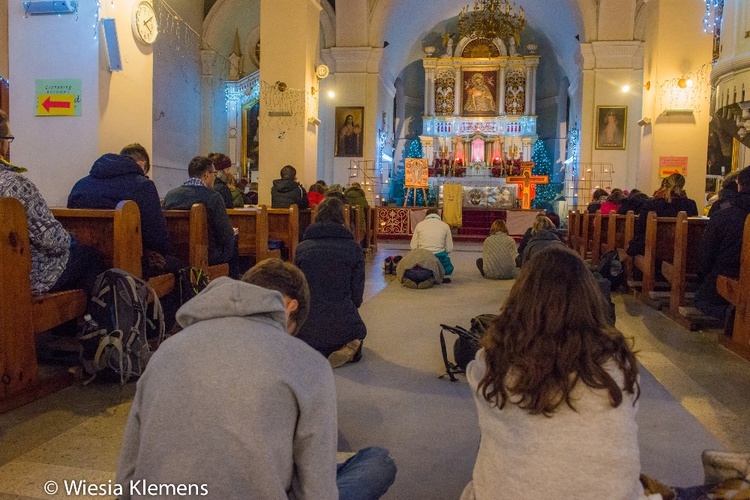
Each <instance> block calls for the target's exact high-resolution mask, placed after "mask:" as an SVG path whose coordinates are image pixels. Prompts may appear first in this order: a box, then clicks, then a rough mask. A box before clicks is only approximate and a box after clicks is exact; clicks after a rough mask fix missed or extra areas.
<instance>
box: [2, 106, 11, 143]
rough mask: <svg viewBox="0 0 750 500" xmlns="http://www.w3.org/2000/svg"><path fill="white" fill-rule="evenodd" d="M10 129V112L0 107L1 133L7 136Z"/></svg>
mask: <svg viewBox="0 0 750 500" xmlns="http://www.w3.org/2000/svg"><path fill="white" fill-rule="evenodd" d="M9 130H10V127H9V126H8V114H7V113H6V112H5V111H3V110H2V109H0V135H2V136H3V137H7V136H8V131H9Z"/></svg>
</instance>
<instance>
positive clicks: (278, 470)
mask: <svg viewBox="0 0 750 500" xmlns="http://www.w3.org/2000/svg"><path fill="white" fill-rule="evenodd" d="M269 288H276V289H281V290H282V292H280V291H276V290H273V289H269ZM308 307H309V289H308V286H307V282H306V281H305V277H304V275H303V274H302V272H301V271H300V270H299V269H297V268H296V267H294V266H293V265H291V264H289V263H285V262H282V261H281V260H279V259H268V260H266V261H263V262H261V263H259V264H257V265H256V266H255V267H253V268H252V269H251V270H250V271H248V272H247V273H246V274H245V276H243V281H235V280H232V279H230V278H226V277H222V278H218V279H216V280H214V281H212V282H211V283H210V284H209V285H208V286H207V287H206V288H205V289H204V290H203V291H202V292H201V293H199V294H198V295H197V296H196V297H194V298H193V299H191V300H190V301H189V302H187V303H186V304H185V305H183V306H182V307H181V308H180V310H179V311H178V312H177V321H178V322H179V323H180V325H182V326H183V327H184V330H182V331H181V332H180V333H179V334H178V335H175V336H173V337H170V338H169V339H168V340H166V341H165V342H164V343H163V344H162V345H161V346H160V347H159V349H158V351H157V352H156V353H155V354H154V355H153V357H152V358H151V360H150V362H149V365H148V367H147V368H146V371H145V372H144V374H143V376H142V377H141V378H140V380H139V381H138V387H137V390H136V394H135V397H134V400H133V406H132V408H131V410H130V416H129V418H128V423H127V426H126V428H125V434H124V437H123V444H122V449H121V453H120V462H119V465H118V468H117V479H116V483H117V486H118V488H120V491H118V492H117V494H118V496H119V497H120V498H123V499H129V498H132V497H139V496H144V495H147V494H148V495H157V496H162V497H163V496H176V495H188V496H194V497H197V496H209V497H211V498H224V499H231V498H238V499H239V498H242V499H244V498H263V499H275V498H277V499H286V498H339V497H340V498H373V499H374V498H379V497H380V496H381V495H382V494H384V493H385V491H387V489H388V487H389V486H390V485H391V484H392V483H393V480H394V479H395V473H396V472H395V470H396V468H395V465H394V464H393V461H392V460H391V458H390V456H389V455H388V452H387V450H384V449H382V448H376V447H373V448H366V449H363V450H361V451H360V452H358V453H357V454H355V455H354V456H353V457H351V458H349V460H348V461H347V462H345V463H343V464H339V465H338V466H337V464H336V440H337V422H336V415H337V413H336V412H337V409H336V392H335V387H334V380H333V373H332V371H331V368H330V366H329V364H328V362H327V361H326V359H325V358H323V357H322V356H320V354H318V352H317V351H315V350H314V349H313V348H311V347H310V346H308V345H307V344H305V343H304V342H302V341H301V340H298V339H296V338H295V337H294V335H295V334H296V333H297V331H298V329H299V327H300V326H302V323H304V321H305V318H306V316H307V311H308ZM337 486H338V487H337Z"/></svg>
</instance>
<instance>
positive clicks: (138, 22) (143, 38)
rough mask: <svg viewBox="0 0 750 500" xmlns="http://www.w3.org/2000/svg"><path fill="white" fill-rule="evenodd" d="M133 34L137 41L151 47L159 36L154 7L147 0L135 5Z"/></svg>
mask: <svg viewBox="0 0 750 500" xmlns="http://www.w3.org/2000/svg"><path fill="white" fill-rule="evenodd" d="M133 33H134V34H135V38H136V40H138V41H139V42H141V43H144V44H146V45H151V44H152V43H154V41H156V37H157V36H158V35H159V27H158V25H157V22H156V12H154V6H153V5H151V3H150V2H147V1H145V0H143V1H141V2H137V3H136V4H135V10H134V11H133Z"/></svg>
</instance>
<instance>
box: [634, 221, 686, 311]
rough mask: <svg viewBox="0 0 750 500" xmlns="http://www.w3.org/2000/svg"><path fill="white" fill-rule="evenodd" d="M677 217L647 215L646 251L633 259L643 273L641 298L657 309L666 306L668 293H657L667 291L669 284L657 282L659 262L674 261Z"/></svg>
mask: <svg viewBox="0 0 750 500" xmlns="http://www.w3.org/2000/svg"><path fill="white" fill-rule="evenodd" d="M676 224H677V217H657V216H656V212H649V213H648V215H646V235H645V249H644V252H643V255H636V256H634V258H633V263H634V264H635V267H636V268H638V269H640V270H641V272H642V273H643V280H642V282H641V295H640V298H641V300H642V301H643V302H645V303H646V304H649V305H650V306H652V307H655V308H657V309H659V308H661V307H662V306H663V305H666V303H667V301H668V299H669V293H668V292H661V293H657V290H656V289H657V288H662V289H667V288H668V287H669V283H668V282H658V283H657V281H656V276H657V270H659V269H660V268H659V269H657V267H656V265H657V264H656V262H657V261H669V262H671V261H672V260H673V259H674V242H675V227H676Z"/></svg>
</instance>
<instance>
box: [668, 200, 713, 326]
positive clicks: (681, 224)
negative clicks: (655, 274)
mask: <svg viewBox="0 0 750 500" xmlns="http://www.w3.org/2000/svg"><path fill="white" fill-rule="evenodd" d="M707 225H708V219H701V218H698V217H688V216H687V214H686V213H685V212H680V213H679V214H677V221H676V223H675V232H674V253H673V258H672V259H671V260H664V261H662V263H661V273H662V275H663V276H664V278H665V279H666V280H667V281H668V282H669V285H670V291H669V312H670V314H671V315H672V317H673V318H674V320H675V321H677V322H678V323H680V324H681V325H682V326H684V327H685V328H688V329H689V330H696V329H697V328H698V327H700V326H704V325H706V324H710V325H711V326H713V324H715V323H716V322H715V320H711V319H710V318H707V317H706V316H705V315H703V314H697V313H696V312H697V310H696V309H695V308H693V307H689V303H690V302H691V300H692V298H693V297H694V296H695V290H696V289H697V287H698V285H699V278H698V272H699V271H700V249H701V241H702V240H703V234H704V233H705V231H706V226H707Z"/></svg>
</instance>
